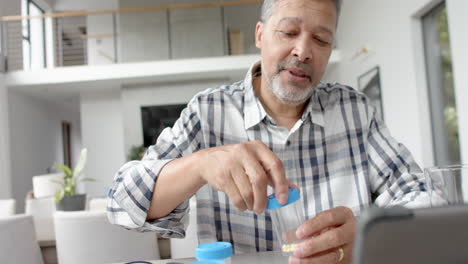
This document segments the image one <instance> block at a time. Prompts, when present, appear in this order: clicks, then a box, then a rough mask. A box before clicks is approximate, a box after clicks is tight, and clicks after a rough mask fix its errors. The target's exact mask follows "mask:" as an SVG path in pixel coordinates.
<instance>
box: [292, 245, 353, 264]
mask: <svg viewBox="0 0 468 264" xmlns="http://www.w3.org/2000/svg"><path fill="white" fill-rule="evenodd" d="M342 249H343V252H344V258H343V259H342V260H341V261H340V257H341V256H340V252H339V250H338V248H333V249H330V250H327V251H325V252H322V253H320V254H316V255H314V256H311V257H307V258H298V257H296V256H291V257H289V263H300V264H303V263H306V264H328V263H333V264H334V263H349V262H350V260H351V259H352V256H351V253H352V251H351V249H352V246H351V245H345V246H343V247H342Z"/></svg>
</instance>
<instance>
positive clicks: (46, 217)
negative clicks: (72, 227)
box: [25, 197, 56, 241]
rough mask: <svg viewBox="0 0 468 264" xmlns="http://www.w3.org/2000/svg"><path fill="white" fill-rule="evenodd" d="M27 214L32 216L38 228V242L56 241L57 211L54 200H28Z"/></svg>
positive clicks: (50, 198) (26, 205)
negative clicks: (55, 214)
mask: <svg viewBox="0 0 468 264" xmlns="http://www.w3.org/2000/svg"><path fill="white" fill-rule="evenodd" d="M25 203H26V204H25V212H26V214H28V215H32V216H33V219H34V226H35V227H36V237H37V240H38V241H53V240H55V231H54V213H55V211H56V208H55V201H54V198H52V197H49V198H37V199H34V198H28V197H27V198H26V202H25Z"/></svg>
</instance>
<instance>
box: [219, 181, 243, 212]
mask: <svg viewBox="0 0 468 264" xmlns="http://www.w3.org/2000/svg"><path fill="white" fill-rule="evenodd" d="M223 188H224V192H225V193H226V194H227V196H228V197H229V200H231V202H232V203H233V204H234V206H236V207H237V209H239V210H240V211H245V210H246V209H247V204H245V202H244V199H243V198H242V195H241V194H240V191H239V189H238V188H237V185H236V183H235V182H234V180H233V179H232V177H229V178H227V179H226V180H225V181H224V186H223Z"/></svg>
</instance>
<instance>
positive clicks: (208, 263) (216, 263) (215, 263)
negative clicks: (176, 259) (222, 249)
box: [180, 259, 226, 264]
mask: <svg viewBox="0 0 468 264" xmlns="http://www.w3.org/2000/svg"><path fill="white" fill-rule="evenodd" d="M180 264H182V263H180ZM188 264H226V262H224V261H222V260H210V259H209V260H200V261H194V262H190V263H188Z"/></svg>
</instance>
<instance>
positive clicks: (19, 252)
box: [0, 214, 43, 264]
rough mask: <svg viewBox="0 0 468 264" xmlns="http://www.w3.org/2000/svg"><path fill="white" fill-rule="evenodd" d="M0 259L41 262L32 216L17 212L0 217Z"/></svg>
mask: <svg viewBox="0 0 468 264" xmlns="http://www.w3.org/2000/svg"><path fill="white" fill-rule="evenodd" d="M0 261H1V263H31V264H43V260H42V255H41V250H40V249H39V244H38V243H37V240H36V234H35V231H34V223H33V219H32V216H30V215H23V214H19V215H13V216H6V217H3V218H0Z"/></svg>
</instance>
